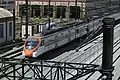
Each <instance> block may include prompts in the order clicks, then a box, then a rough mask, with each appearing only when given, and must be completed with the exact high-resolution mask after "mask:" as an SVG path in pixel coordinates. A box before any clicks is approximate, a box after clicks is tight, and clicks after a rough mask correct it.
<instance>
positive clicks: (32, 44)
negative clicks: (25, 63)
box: [26, 38, 39, 50]
mask: <svg viewBox="0 0 120 80" xmlns="http://www.w3.org/2000/svg"><path fill="white" fill-rule="evenodd" d="M38 42H39V41H38V39H36V38H28V39H27V42H26V49H28V50H32V49H34V48H35V47H36V46H37V45H38Z"/></svg>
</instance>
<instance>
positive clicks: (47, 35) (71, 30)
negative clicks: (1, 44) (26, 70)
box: [22, 13, 120, 57]
mask: <svg viewBox="0 0 120 80" xmlns="http://www.w3.org/2000/svg"><path fill="white" fill-rule="evenodd" d="M119 16H120V13H117V14H114V15H113V14H112V15H110V17H115V18H118V17H119ZM102 19H103V18H99V19H96V20H93V21H90V22H89V23H82V24H81V23H79V22H76V23H74V24H72V25H70V26H69V27H67V26H65V27H61V28H57V29H56V28H54V27H53V28H51V29H50V30H47V31H45V32H42V33H38V34H35V35H34V36H29V37H28V39H27V40H26V41H25V43H24V49H23V53H22V54H23V55H24V56H27V57H38V56H39V55H41V54H43V53H45V52H47V51H50V50H53V49H56V48H59V47H61V46H63V45H65V44H68V43H70V42H71V41H73V40H75V39H77V38H80V37H82V36H83V35H85V34H88V33H90V32H92V31H95V30H97V29H98V28H99V27H101V26H102V25H103V23H102Z"/></svg>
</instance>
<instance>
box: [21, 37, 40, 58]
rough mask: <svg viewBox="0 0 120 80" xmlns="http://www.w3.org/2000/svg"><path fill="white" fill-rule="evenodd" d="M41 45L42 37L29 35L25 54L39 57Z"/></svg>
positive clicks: (24, 50) (25, 45)
mask: <svg viewBox="0 0 120 80" xmlns="http://www.w3.org/2000/svg"><path fill="white" fill-rule="evenodd" d="M39 46H40V37H29V38H28V39H27V40H26V41H25V44H24V49H23V55H24V56H25V57H37V56H38V49H39Z"/></svg>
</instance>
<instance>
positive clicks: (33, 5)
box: [15, 0, 120, 19]
mask: <svg viewBox="0 0 120 80" xmlns="http://www.w3.org/2000/svg"><path fill="white" fill-rule="evenodd" d="M15 3H16V5H15V6H16V7H15V8H16V14H17V16H21V15H24V8H25V3H26V0H16V1H15ZM119 3H120V1H119V0H50V12H49V0H28V11H29V16H30V17H47V16H48V15H49V14H50V17H53V18H60V17H63V18H75V17H76V18H78V19H87V18H90V17H92V16H96V15H97V16H102V15H104V14H105V13H109V12H111V11H113V12H115V11H117V10H118V9H119V7H120V5H119Z"/></svg>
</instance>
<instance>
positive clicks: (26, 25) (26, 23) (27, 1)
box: [25, 0, 28, 39]
mask: <svg viewBox="0 0 120 80" xmlns="http://www.w3.org/2000/svg"><path fill="white" fill-rule="evenodd" d="M25 1H26V6H25V7H26V8H25V9H26V23H25V25H26V39H27V38H28V0H25Z"/></svg>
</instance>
